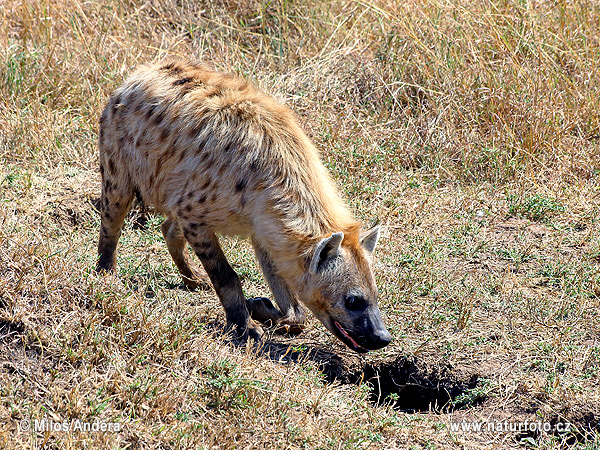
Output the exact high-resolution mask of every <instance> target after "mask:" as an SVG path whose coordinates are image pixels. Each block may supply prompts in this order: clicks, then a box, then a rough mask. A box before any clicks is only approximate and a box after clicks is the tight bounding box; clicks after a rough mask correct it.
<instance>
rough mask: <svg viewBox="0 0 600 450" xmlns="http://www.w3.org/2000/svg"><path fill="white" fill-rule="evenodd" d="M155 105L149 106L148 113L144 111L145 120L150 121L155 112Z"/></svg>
mask: <svg viewBox="0 0 600 450" xmlns="http://www.w3.org/2000/svg"><path fill="white" fill-rule="evenodd" d="M156 108H157V105H156V104H154V105H150V107H149V108H148V111H146V120H150V119H151V118H152V116H153V115H154V111H156Z"/></svg>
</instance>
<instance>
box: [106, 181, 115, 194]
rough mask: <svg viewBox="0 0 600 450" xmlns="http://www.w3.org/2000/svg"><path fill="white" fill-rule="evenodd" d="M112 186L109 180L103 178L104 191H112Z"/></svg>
mask: <svg viewBox="0 0 600 450" xmlns="http://www.w3.org/2000/svg"><path fill="white" fill-rule="evenodd" d="M112 188H113V186H112V183H111V182H110V180H104V190H105V191H106V192H110V191H112Z"/></svg>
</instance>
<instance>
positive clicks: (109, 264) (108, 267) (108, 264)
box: [96, 257, 117, 274]
mask: <svg viewBox="0 0 600 450" xmlns="http://www.w3.org/2000/svg"><path fill="white" fill-rule="evenodd" d="M116 268H117V265H116V263H115V261H114V260H113V259H108V258H102V257H100V260H99V261H98V264H96V272H97V273H100V274H105V273H111V272H114V271H115V269H116Z"/></svg>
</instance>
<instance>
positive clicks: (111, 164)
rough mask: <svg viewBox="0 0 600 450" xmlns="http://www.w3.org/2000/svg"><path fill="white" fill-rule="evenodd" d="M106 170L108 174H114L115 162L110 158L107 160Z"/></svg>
mask: <svg viewBox="0 0 600 450" xmlns="http://www.w3.org/2000/svg"><path fill="white" fill-rule="evenodd" d="M108 170H109V171H110V173H113V174H114V173H116V170H117V168H116V167H115V162H114V161H113V160H112V158H108Z"/></svg>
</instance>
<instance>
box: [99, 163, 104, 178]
mask: <svg viewBox="0 0 600 450" xmlns="http://www.w3.org/2000/svg"><path fill="white" fill-rule="evenodd" d="M100 176H101V177H102V178H104V166H103V165H102V164H100Z"/></svg>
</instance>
